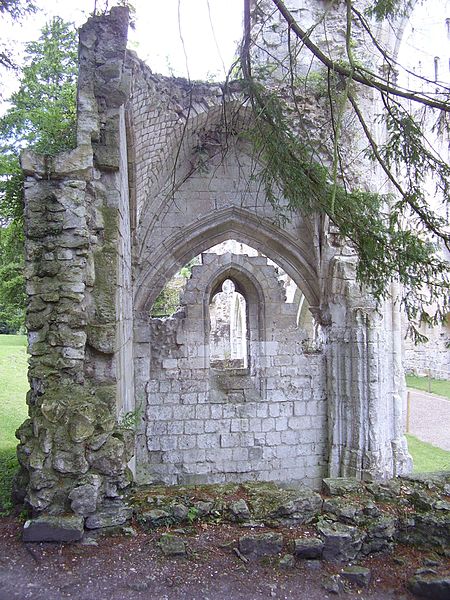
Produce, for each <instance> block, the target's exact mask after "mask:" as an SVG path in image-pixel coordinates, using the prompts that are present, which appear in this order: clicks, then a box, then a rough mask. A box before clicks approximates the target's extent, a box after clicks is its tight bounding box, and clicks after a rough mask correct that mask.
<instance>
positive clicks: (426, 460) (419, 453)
mask: <svg viewBox="0 0 450 600" xmlns="http://www.w3.org/2000/svg"><path fill="white" fill-rule="evenodd" d="M406 439H407V440H408V449H409V452H410V454H411V456H412V457H413V461H414V473H426V472H429V471H450V452H447V451H446V450H442V449H441V448H436V447H435V446H432V445H431V444H428V443H427V442H422V441H420V440H418V439H417V438H416V437H415V436H414V435H409V434H407V435H406Z"/></svg>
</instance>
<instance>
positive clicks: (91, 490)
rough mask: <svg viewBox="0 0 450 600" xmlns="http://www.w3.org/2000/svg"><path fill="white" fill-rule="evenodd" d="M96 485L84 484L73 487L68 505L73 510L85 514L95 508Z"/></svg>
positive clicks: (90, 512) (93, 511)
mask: <svg viewBox="0 0 450 600" xmlns="http://www.w3.org/2000/svg"><path fill="white" fill-rule="evenodd" d="M97 498H98V487H95V486H94V485H90V484H85V485H80V486H78V487H76V488H74V489H73V490H72V491H71V492H70V494H69V500H71V501H72V502H71V504H70V507H71V509H72V510H73V512H75V513H77V514H79V515H83V516H87V515H90V514H92V513H95V511H96V509H97Z"/></svg>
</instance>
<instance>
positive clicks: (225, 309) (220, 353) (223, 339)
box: [209, 279, 248, 369]
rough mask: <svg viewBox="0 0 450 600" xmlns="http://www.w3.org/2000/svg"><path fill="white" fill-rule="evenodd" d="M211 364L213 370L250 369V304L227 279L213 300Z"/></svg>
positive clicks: (211, 312)
mask: <svg viewBox="0 0 450 600" xmlns="http://www.w3.org/2000/svg"><path fill="white" fill-rule="evenodd" d="M209 316H210V327H211V329H210V348H209V352H210V360H211V366H212V367H214V368H216V369H217V368H221V369H246V368H247V366H248V343H247V331H248V327H247V303H246V301H245V298H244V296H243V295H242V294H241V293H240V292H238V291H236V288H235V285H234V283H233V282H232V281H231V280H230V279H226V280H225V281H224V282H223V284H222V288H221V290H220V291H219V292H217V293H216V294H215V295H214V296H213V298H212V299H211V302H210V305H209Z"/></svg>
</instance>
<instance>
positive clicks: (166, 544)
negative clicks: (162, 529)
mask: <svg viewBox="0 0 450 600" xmlns="http://www.w3.org/2000/svg"><path fill="white" fill-rule="evenodd" d="M159 546H160V548H161V551H162V553H163V554H165V555H166V556H185V555H186V542H185V541H184V540H182V539H181V538H180V537H178V536H176V535H173V534H171V533H164V534H163V535H162V536H161V537H160V538H159Z"/></svg>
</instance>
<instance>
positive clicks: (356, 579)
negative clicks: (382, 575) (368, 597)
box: [341, 565, 372, 587]
mask: <svg viewBox="0 0 450 600" xmlns="http://www.w3.org/2000/svg"><path fill="white" fill-rule="evenodd" d="M371 576H372V574H371V571H370V569H367V568H366V567H360V566H358V565H352V566H349V567H344V568H343V569H342V571H341V577H342V579H345V580H346V581H349V582H350V583H354V584H355V585H357V586H358V587H367V586H368V585H369V583H370V579H371Z"/></svg>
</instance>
